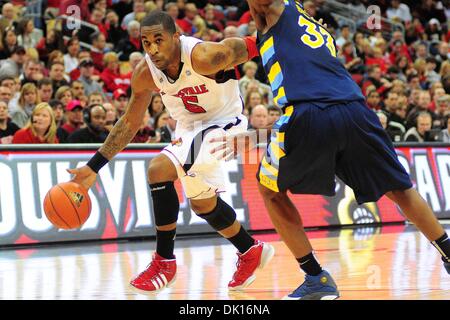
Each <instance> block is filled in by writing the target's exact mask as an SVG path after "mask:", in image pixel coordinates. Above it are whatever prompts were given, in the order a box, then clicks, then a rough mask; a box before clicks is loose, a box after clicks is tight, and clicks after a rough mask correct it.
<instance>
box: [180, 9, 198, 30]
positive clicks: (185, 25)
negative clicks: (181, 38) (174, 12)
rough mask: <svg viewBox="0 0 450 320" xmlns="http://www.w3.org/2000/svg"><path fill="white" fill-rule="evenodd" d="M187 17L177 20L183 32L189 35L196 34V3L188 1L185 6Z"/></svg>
mask: <svg viewBox="0 0 450 320" xmlns="http://www.w3.org/2000/svg"><path fill="white" fill-rule="evenodd" d="M184 8H185V9H184V14H185V17H184V18H183V19H180V20H178V21H177V24H178V26H179V27H180V28H181V30H182V32H183V33H184V34H186V35H188V36H192V35H194V33H196V32H197V30H196V29H195V27H194V19H195V17H196V16H197V13H198V11H197V7H196V6H195V4H194V3H187V4H186V5H185V7H184Z"/></svg>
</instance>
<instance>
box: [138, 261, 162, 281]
mask: <svg viewBox="0 0 450 320" xmlns="http://www.w3.org/2000/svg"><path fill="white" fill-rule="evenodd" d="M154 269H157V270H161V269H164V265H163V264H162V263H161V262H160V261H159V260H152V261H151V262H150V263H149V264H148V265H147V268H145V270H144V271H142V272H141V273H140V274H139V278H141V277H143V278H144V279H145V280H150V279H153V277H155V276H156V275H157V274H158V272H154V271H153V270H154ZM150 274H153V275H151V276H150Z"/></svg>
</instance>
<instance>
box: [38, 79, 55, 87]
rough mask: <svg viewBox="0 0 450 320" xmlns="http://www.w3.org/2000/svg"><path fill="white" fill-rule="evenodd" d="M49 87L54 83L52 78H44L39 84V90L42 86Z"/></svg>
mask: <svg viewBox="0 0 450 320" xmlns="http://www.w3.org/2000/svg"><path fill="white" fill-rule="evenodd" d="M48 85H53V82H52V80H51V79H50V78H42V79H41V80H39V81H38V83H37V87H38V89H41V88H42V86H48Z"/></svg>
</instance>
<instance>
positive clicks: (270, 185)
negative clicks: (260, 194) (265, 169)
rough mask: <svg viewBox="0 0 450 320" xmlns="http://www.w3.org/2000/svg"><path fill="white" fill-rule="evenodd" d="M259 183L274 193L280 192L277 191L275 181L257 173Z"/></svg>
mask: <svg viewBox="0 0 450 320" xmlns="http://www.w3.org/2000/svg"><path fill="white" fill-rule="evenodd" d="M259 183H260V184H261V185H263V186H264V187H266V188H267V189H270V190H272V191H275V192H280V190H279V189H278V184H277V182H276V181H275V180H273V179H270V178H269V177H268V176H266V175H264V174H263V173H262V172H261V171H260V172H259Z"/></svg>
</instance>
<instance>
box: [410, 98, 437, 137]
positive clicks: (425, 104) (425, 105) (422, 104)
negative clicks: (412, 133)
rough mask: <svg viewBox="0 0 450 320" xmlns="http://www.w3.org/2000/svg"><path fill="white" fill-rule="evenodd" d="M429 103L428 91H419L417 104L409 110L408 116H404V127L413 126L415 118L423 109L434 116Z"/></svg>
mask: <svg viewBox="0 0 450 320" xmlns="http://www.w3.org/2000/svg"><path fill="white" fill-rule="evenodd" d="M430 103H431V97H430V93H429V92H428V91H425V90H424V91H421V92H420V94H419V101H418V105H417V106H416V107H415V108H414V109H412V110H410V111H409V113H408V117H407V118H406V128H407V129H409V128H411V127H414V126H415V124H416V118H417V116H418V115H419V113H422V112H424V111H426V112H428V113H429V114H430V116H431V117H434V113H433V112H432V111H431V110H430V109H429V107H430Z"/></svg>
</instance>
